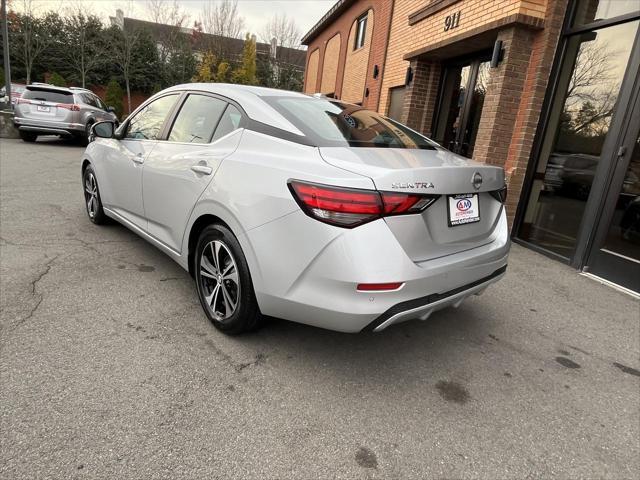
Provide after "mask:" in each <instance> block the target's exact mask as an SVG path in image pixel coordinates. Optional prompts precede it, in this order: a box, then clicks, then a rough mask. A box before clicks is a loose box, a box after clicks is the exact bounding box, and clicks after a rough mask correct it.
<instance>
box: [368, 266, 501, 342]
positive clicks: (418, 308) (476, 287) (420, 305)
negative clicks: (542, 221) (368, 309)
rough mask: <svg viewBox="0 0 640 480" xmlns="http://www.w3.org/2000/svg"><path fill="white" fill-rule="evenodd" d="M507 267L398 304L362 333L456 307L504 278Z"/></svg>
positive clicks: (378, 330)
mask: <svg viewBox="0 0 640 480" xmlns="http://www.w3.org/2000/svg"><path fill="white" fill-rule="evenodd" d="M506 271H507V266H506V265H505V266H503V267H500V268H499V269H498V270H496V271H495V272H493V273H492V274H491V275H489V276H487V277H484V278H481V279H480V280H476V281H475V282H471V283H469V284H467V285H463V286H462V287H458V288H455V289H453V290H451V291H449V292H445V293H435V294H432V295H427V296H426V297H422V298H416V299H415V300H408V301H406V302H402V303H399V304H397V305H395V306H393V307H391V308H390V309H389V310H387V311H386V312H385V313H383V314H382V315H380V316H379V317H378V318H376V319H375V320H374V321H373V322H371V323H370V324H369V325H367V326H366V327H365V328H364V329H363V331H374V332H380V331H382V330H384V329H385V328H387V327H390V326H391V325H394V324H396V323H401V322H404V321H405V320H411V319H420V320H426V319H427V318H429V316H430V315H431V314H432V313H433V312H437V311H438V310H442V309H443V308H447V307H456V308H457V307H458V306H459V305H460V304H461V303H462V302H463V301H464V300H466V299H467V298H468V297H470V296H471V295H480V294H482V292H484V291H485V290H486V288H487V287H488V286H489V285H491V284H492V283H495V282H497V281H498V280H500V279H501V278H502V277H504V276H505V274H506Z"/></svg>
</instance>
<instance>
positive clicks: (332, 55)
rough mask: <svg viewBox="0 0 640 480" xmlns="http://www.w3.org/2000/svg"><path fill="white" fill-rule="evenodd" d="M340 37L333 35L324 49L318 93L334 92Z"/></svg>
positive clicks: (340, 43)
mask: <svg viewBox="0 0 640 480" xmlns="http://www.w3.org/2000/svg"><path fill="white" fill-rule="evenodd" d="M341 45H342V36H341V35H340V33H337V34H336V35H334V36H333V37H332V38H331V39H330V40H329V41H328V42H327V45H326V46H325V48H324V60H323V61H322V76H321V78H322V80H321V82H320V92H322V93H332V94H334V93H335V92H336V77H337V75H338V61H339V59H340V46H341Z"/></svg>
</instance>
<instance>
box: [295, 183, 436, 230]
mask: <svg viewBox="0 0 640 480" xmlns="http://www.w3.org/2000/svg"><path fill="white" fill-rule="evenodd" d="M289 188H290V189H291V193H292V194H293V197H294V198H295V199H296V200H297V201H298V204H299V205H300V207H301V208H302V210H303V211H304V212H305V213H306V214H307V215H309V216H310V217H313V218H315V219H316V220H320V221H321V222H325V223H329V224H331V225H337V226H339V227H346V228H353V227H356V226H358V225H362V224H363V223H366V222H370V221H372V220H375V219H376V218H380V217H383V216H389V215H401V214H406V213H418V212H421V211H422V210H424V209H425V208H427V207H428V206H429V205H431V204H432V203H433V202H435V201H436V200H437V198H438V195H414V194H410V193H395V192H393V193H391V192H378V191H376V190H361V189H356V188H345V187H334V186H330V185H320V184H317V183H307V182H300V181H296V180H292V181H290V182H289Z"/></svg>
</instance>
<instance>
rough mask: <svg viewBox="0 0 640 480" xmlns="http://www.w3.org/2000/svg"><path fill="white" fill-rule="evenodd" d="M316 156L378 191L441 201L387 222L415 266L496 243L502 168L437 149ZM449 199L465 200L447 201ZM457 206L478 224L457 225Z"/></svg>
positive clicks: (326, 151) (334, 151)
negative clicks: (368, 181) (468, 210)
mask: <svg viewBox="0 0 640 480" xmlns="http://www.w3.org/2000/svg"><path fill="white" fill-rule="evenodd" d="M320 153H321V155H322V157H323V159H324V160H325V161H326V162H327V163H329V164H331V165H334V166H336V167H338V168H342V169H344V170H348V171H350V172H353V173H358V174H360V175H364V176H366V177H369V178H371V180H372V181H373V182H374V184H375V186H376V188H377V189H378V190H380V191H388V192H406V193H413V194H424V195H439V196H440V197H439V198H438V200H437V201H436V202H434V203H433V204H432V205H431V206H429V207H428V208H427V209H426V210H425V211H423V212H422V213H420V214H413V215H399V216H390V217H385V222H386V223H387V225H388V226H389V228H390V229H391V231H392V232H393V234H394V235H395V236H396V238H397V239H398V241H399V243H400V244H401V245H402V247H403V248H404V249H405V251H406V252H407V255H409V257H410V258H411V259H412V260H413V261H415V262H422V261H426V260H430V259H433V258H438V257H441V256H445V255H450V254H453V253H457V252H460V251H464V250H469V249H472V248H475V247H479V246H482V245H485V244H487V243H490V242H492V241H493V240H494V239H495V234H496V227H497V224H498V220H499V218H500V213H501V211H502V208H503V205H502V202H501V201H500V200H498V199H497V198H495V197H494V194H492V193H491V192H496V191H498V190H501V189H502V188H503V187H504V184H505V183H504V170H503V169H502V168H500V167H494V166H489V165H483V164H479V163H476V162H472V161H470V160H468V159H465V158H463V157H460V156H458V155H456V154H453V153H451V152H449V151H447V150H444V149H440V148H438V149H433V150H430V149H394V148H346V147H322V148H320ZM474 179H475V180H476V184H475V185H474ZM480 179H481V182H479V180H480ZM453 195H466V197H462V196H460V197H451V200H450V197H449V196H453ZM461 200H462V201H463V203H461V204H460V205H461V206H462V207H471V208H472V210H473V211H477V210H479V217H480V218H479V221H473V222H472V223H462V224H459V225H455V223H456V217H455V215H456V214H457V213H459V212H458V207H457V205H458V202H459V201H461ZM465 200H466V201H465ZM470 203H473V205H469V204H470ZM461 215H464V214H461ZM475 216H477V215H474V216H473V218H471V220H475ZM452 219H453V223H452ZM465 221H466V220H465Z"/></svg>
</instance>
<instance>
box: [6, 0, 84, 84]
mask: <svg viewBox="0 0 640 480" xmlns="http://www.w3.org/2000/svg"><path fill="white" fill-rule="evenodd" d="M9 13H10V14H11V19H10V21H11V28H10V30H9V45H10V49H11V52H10V53H11V57H12V62H13V65H15V66H16V67H17V69H18V71H20V73H21V74H22V75H23V78H25V81H26V83H31V81H32V79H33V78H32V77H33V73H34V70H38V64H39V63H41V62H42V61H43V57H46V55H44V53H45V52H46V51H47V50H49V49H50V48H51V46H52V45H53V44H54V42H55V41H56V39H57V37H58V32H59V24H60V22H61V20H60V16H59V15H58V14H57V13H55V12H47V13H46V14H45V15H43V16H36V15H35V12H34V9H33V7H32V3H31V2H26V3H25V9H24V11H23V12H22V13H15V12H9ZM8 16H9V15H8ZM69 48H73V47H69ZM16 78H20V77H19V76H16Z"/></svg>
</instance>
